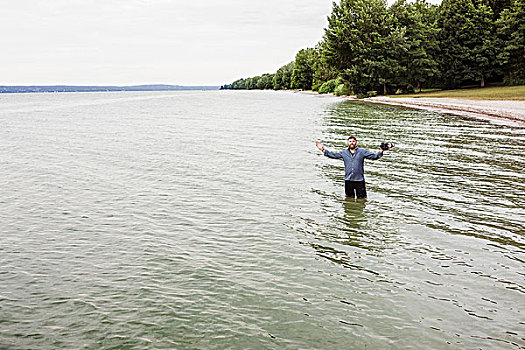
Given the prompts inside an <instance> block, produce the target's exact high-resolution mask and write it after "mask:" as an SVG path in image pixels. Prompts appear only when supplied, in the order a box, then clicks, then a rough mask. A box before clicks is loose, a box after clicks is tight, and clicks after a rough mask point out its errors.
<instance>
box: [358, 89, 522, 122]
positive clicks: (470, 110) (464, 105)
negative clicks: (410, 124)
mask: <svg viewBox="0 0 525 350" xmlns="http://www.w3.org/2000/svg"><path fill="white" fill-rule="evenodd" d="M349 98H350V99H355V98H353V97H349ZM360 101H367V102H372V103H382V104H389V105H394V106H404V107H412V108H419V109H425V110H430V111H437V112H444V113H453V114H457V115H465V116H469V117H478V118H479V117H481V118H490V119H499V120H505V121H511V122H514V123H516V124H518V125H520V126H525V101H489V100H482V101H479V100H466V99H456V98H431V97H421V98H398V97H396V98H391V97H386V96H378V97H370V98H365V99H362V100H360Z"/></svg>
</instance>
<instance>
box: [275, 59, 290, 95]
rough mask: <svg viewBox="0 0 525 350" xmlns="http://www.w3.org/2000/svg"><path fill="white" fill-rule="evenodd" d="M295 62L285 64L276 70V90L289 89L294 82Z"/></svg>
mask: <svg viewBox="0 0 525 350" xmlns="http://www.w3.org/2000/svg"><path fill="white" fill-rule="evenodd" d="M293 67H294V62H293V61H292V62H290V63H288V64H285V65H284V66H282V67H281V68H279V69H278V70H277V72H275V75H274V77H273V88H274V90H282V89H289V88H290V86H291V82H292V73H293Z"/></svg>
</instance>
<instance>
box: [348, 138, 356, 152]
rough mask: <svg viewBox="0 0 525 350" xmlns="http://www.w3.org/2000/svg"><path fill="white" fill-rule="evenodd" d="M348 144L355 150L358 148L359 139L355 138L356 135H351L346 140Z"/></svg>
mask: <svg viewBox="0 0 525 350" xmlns="http://www.w3.org/2000/svg"><path fill="white" fill-rule="evenodd" d="M346 144H347V145H348V148H350V149H351V150H354V149H356V148H357V139H356V138H355V136H350V137H349V138H348V140H347V141H346Z"/></svg>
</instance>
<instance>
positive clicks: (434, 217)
mask: <svg viewBox="0 0 525 350" xmlns="http://www.w3.org/2000/svg"><path fill="white" fill-rule="evenodd" d="M349 135H355V136H357V138H358V140H359V146H360V147H363V148H366V149H369V150H371V151H375V150H378V146H379V144H380V143H381V142H383V141H391V142H394V143H395V144H396V147H395V148H393V149H392V150H390V151H388V152H386V153H385V156H384V157H383V158H382V159H380V160H378V161H367V162H366V163H365V176H366V179H367V191H368V196H369V199H368V200H366V201H353V200H347V199H345V198H344V184H343V165H342V162H340V161H338V160H334V159H328V158H326V157H323V156H322V155H321V153H320V152H319V151H318V150H317V149H316V148H315V145H314V144H315V140H316V139H320V140H322V141H323V142H325V144H326V145H327V146H328V148H329V149H331V150H340V149H343V147H344V140H345V139H346V138H347V137H348V136H349ZM524 141H525V129H524V128H519V127H514V126H511V125H499V124H492V123H490V122H488V121H485V120H477V119H470V118H465V117H458V116H453V115H445V114H438V113H432V112H425V111H418V110H406V109H402V108H399V107H390V106H380V105H370V104H363V103H359V102H354V101H344V100H342V99H339V98H335V97H322V96H310V95H302V94H295V93H290V92H261V91H207V92H195V91H191V92H169V93H166V92H137V93H134V92H126V93H65V94H12V95H7V94H6V95H0V165H1V166H0V222H1V226H0V227H1V228H0V233H1V236H0V349H3V348H7V349H83V348H97V349H99V348H100V349H110V348H116V349H117V348H131V349H144V348H151V349H153V348H180V349H185V348H191V349H224V348H236V349H245V348H246V349H249V348H253V349H260V348H265V349H266V348H268V349H283V348H289V349H298V348H301V349H341V348H345V349H362V348H371V349H385V348H391V349H425V348H429V349H430V348H432V349H441V348H443V349H465V348H469V349H470V348H482V349H494V348H509V349H518V348H524V347H525V316H524V312H525V311H524V310H525V302H524V300H525V298H524V296H525V295H524V292H525V274H524V271H525V199H524V198H525V174H524V173H523V167H524V165H525V155H524V152H523V144H524Z"/></svg>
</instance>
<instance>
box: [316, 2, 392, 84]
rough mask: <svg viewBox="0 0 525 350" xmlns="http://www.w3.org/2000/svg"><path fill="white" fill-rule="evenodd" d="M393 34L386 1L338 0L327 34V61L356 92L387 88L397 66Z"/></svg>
mask: <svg viewBox="0 0 525 350" xmlns="http://www.w3.org/2000/svg"><path fill="white" fill-rule="evenodd" d="M390 34H391V27H390V18H389V15H388V13H387V6H386V1H384V0H341V2H340V3H339V4H337V3H335V2H334V5H333V8H332V13H331V15H330V16H329V17H328V28H326V29H325V35H324V38H323V52H324V54H325V57H326V61H327V62H328V64H329V65H331V66H333V67H335V68H336V70H337V71H338V72H340V75H341V76H342V77H343V78H344V79H345V80H346V81H348V82H349V84H350V86H351V88H352V90H353V91H354V92H355V93H358V94H364V93H366V92H367V91H369V90H376V89H378V88H385V87H386V84H387V83H388V82H389V80H390V78H391V77H392V76H393V73H394V71H395V69H397V67H396V66H395V67H392V66H391V65H392V64H393V63H395V62H394V60H393V59H392V57H391V52H389V51H388V50H389V47H390V46H389V41H390V40H391V39H392V38H391V37H390Z"/></svg>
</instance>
